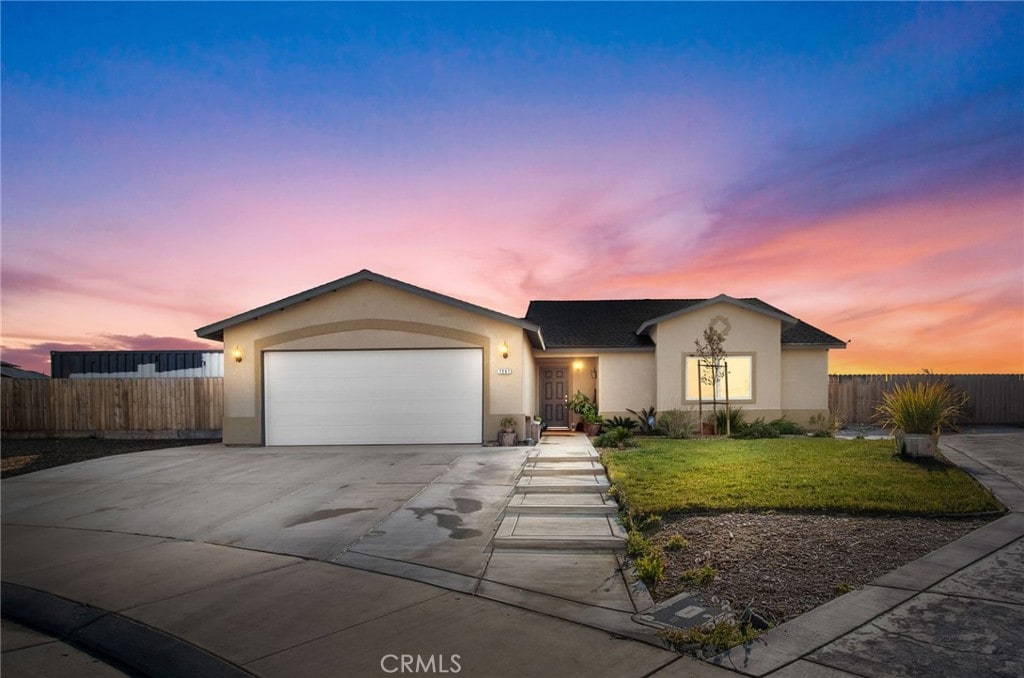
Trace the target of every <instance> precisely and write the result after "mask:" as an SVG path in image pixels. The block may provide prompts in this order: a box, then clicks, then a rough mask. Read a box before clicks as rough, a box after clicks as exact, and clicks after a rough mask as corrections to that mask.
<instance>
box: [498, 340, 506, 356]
mask: <svg viewBox="0 0 1024 678" xmlns="http://www.w3.org/2000/svg"><path fill="white" fill-rule="evenodd" d="M498 353H501V357H502V358H508V344H506V343H505V342H504V341H503V342H501V346H499V347H498Z"/></svg>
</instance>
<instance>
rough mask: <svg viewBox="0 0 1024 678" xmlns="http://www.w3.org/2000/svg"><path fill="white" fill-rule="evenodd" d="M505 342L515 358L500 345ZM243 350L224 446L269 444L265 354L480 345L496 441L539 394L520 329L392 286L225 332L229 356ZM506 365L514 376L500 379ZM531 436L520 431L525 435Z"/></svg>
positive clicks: (233, 376) (325, 298)
mask: <svg viewBox="0 0 1024 678" xmlns="http://www.w3.org/2000/svg"><path fill="white" fill-rule="evenodd" d="M502 342H506V343H507V344H508V346H509V357H508V358H507V359H504V358H502V357H501V354H500V352H499V346H500V345H501V343H502ZM235 346H238V347H239V348H241V350H242V352H243V354H244V356H245V357H244V359H243V361H242V362H241V363H236V362H234V361H233V360H228V361H226V364H225V371H224V407H225V414H224V442H225V443H227V444H237V445H258V444H261V443H262V440H263V421H262V410H263V406H262V402H263V393H262V360H261V354H262V352H263V351H266V350H308V349H385V348H444V347H469V346H478V347H480V348H482V349H483V354H484V366H483V373H484V410H483V424H484V437H485V439H493V438H496V437H497V431H498V422H499V421H500V419H501V418H502V417H503V416H515V417H517V420H518V419H522V420H524V421H525V417H524V415H527V414H529V415H532V414H533V412H532V411H529V410H525V407H524V406H525V405H526V404H529V400H530V398H535V397H536V396H535V395H527V393H531V394H532V391H533V390H536V389H531V390H530V391H526V390H525V389H524V379H527V378H528V377H526V375H527V374H532V371H533V358H532V356H531V348H530V345H529V341H528V340H527V337H526V335H525V333H524V331H523V330H522V328H520V327H518V326H516V325H514V324H511V323H507V322H504V321H501V320H499V319H496V318H491V317H488V316H486V315H482V314H479V313H474V312H472V311H469V310H465V309H461V308H458V307H455V306H452V305H449V304H445V303H442V302H440V301H435V300H433V299H428V298H425V297H422V296H419V295H416V294H410V293H408V292H404V291H401V290H397V289H395V288H393V287H391V286H389V285H385V284H381V283H377V282H373V281H360V282H357V283H354V284H352V285H351V286H348V287H344V288H341V289H339V290H337V291H335V292H329V293H327V294H324V295H321V296H319V297H316V298H314V299H312V300H310V301H305V302H300V303H298V304H296V305H293V306H290V307H288V308H286V309H284V310H281V311H275V312H272V313H270V314H268V315H266V316H263V317H260V318H257V319H255V320H250V321H248V322H245V323H242V324H240V325H236V326H234V327H230V328H228V329H226V330H225V331H224V347H225V351H226V352H227V353H228V355H230V352H231V351H232V350H233V349H234V347H235ZM501 368H507V369H511V370H512V374H511V375H498V374H497V371H498V369H501ZM524 433H525V431H520V436H522V435H523V434H524Z"/></svg>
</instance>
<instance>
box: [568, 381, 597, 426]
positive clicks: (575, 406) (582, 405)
mask: <svg viewBox="0 0 1024 678" xmlns="http://www.w3.org/2000/svg"><path fill="white" fill-rule="evenodd" d="M568 407H569V411H570V412H575V413H576V414H578V415H579V416H580V418H581V419H583V430H585V431H586V432H587V435H594V436H596V435H597V434H598V433H600V432H601V422H602V421H604V418H603V417H601V414H600V413H599V412H598V411H597V405H596V404H595V403H594V401H593V400H591V399H590V398H588V397H587V396H586V394H584V393H583V391H576V393H575V394H574V395H573V397H572V398H570V399H569V403H568Z"/></svg>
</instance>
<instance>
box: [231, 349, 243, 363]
mask: <svg viewBox="0 0 1024 678" xmlns="http://www.w3.org/2000/svg"><path fill="white" fill-rule="evenodd" d="M231 355H232V357H234V359H235V362H236V363H240V362H242V357H243V356H242V349H241V348H239V347H238V346H235V348H234V349H233V350H232V351H231Z"/></svg>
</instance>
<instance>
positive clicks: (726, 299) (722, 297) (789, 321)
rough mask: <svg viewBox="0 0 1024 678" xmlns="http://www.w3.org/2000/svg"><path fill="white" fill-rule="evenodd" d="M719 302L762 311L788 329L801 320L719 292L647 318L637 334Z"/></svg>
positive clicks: (756, 311)
mask: <svg viewBox="0 0 1024 678" xmlns="http://www.w3.org/2000/svg"><path fill="white" fill-rule="evenodd" d="M718 303H726V304H732V305H733V306H738V307H740V308H743V309H746V310H748V311H751V312H753V313H760V314H761V315H766V316H768V317H770V318H776V319H777V320H780V321H781V322H782V325H783V328H784V329H788V328H789V327H793V326H795V325H796V324H797V323H799V322H800V321H799V320H798V319H797V318H794V317H793V316H791V315H789V314H788V313H776V312H775V311H771V310H769V309H766V308H758V307H757V306H754V305H753V304H748V303H746V302H745V301H743V300H742V299H736V298H735V297H730V296H729V295H728V294H719V295H718V296H717V297H712V298H711V299H705V300H704V301H701V302H698V303H696V304H693V305H692V306H686V307H685V308H681V309H679V310H677V311H672V312H671V313H666V314H665V315H662V316H658V317H657V318H651V319H650V320H645V321H644V322H643V323H642V324H641V325H640V327H638V328H637V329H636V332H635V334H637V335H643V334H646V333H647V332H648V330H649V329H650V328H651V327H653V326H654V325H657V324H658V323H662V322H665V321H666V320H671V319H672V318H675V317H678V316H681V315H683V314H685V313H690V312H692V311H699V310H700V309H702V308H707V307H708V306H712V305H714V304H718Z"/></svg>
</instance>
